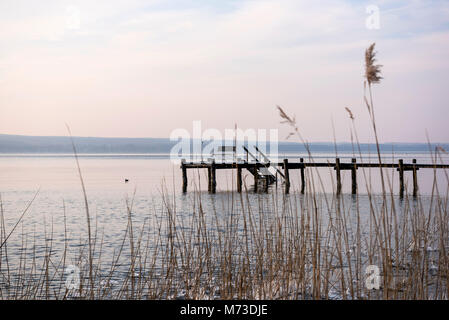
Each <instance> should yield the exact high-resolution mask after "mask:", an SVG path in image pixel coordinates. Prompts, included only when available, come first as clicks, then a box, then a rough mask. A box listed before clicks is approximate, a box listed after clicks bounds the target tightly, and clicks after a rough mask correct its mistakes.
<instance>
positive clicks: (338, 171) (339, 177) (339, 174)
mask: <svg viewBox="0 0 449 320" xmlns="http://www.w3.org/2000/svg"><path fill="white" fill-rule="evenodd" d="M335 171H336V175H337V195H339V194H340V193H341V173H340V158H336V159H335Z"/></svg>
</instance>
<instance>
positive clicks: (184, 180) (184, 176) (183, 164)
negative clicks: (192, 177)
mask: <svg viewBox="0 0 449 320" xmlns="http://www.w3.org/2000/svg"><path fill="white" fill-rule="evenodd" d="M181 169H182V193H186V192H187V169H186V159H182V160H181Z"/></svg>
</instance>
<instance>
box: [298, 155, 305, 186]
mask: <svg viewBox="0 0 449 320" xmlns="http://www.w3.org/2000/svg"><path fill="white" fill-rule="evenodd" d="M299 161H300V162H301V164H302V167H301V193H302V194H304V189H305V187H306V179H305V177H304V170H305V167H304V158H301V159H299Z"/></svg>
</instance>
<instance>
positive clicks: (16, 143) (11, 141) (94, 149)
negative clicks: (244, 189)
mask: <svg viewBox="0 0 449 320" xmlns="http://www.w3.org/2000/svg"><path fill="white" fill-rule="evenodd" d="M73 140H74V142H75V145H76V148H77V151H78V153H105V154H108V153H111V154H112V153H114V154H120V153H123V154H130V153H134V154H145V153H165V154H167V153H170V150H171V148H172V147H173V146H174V145H175V144H176V142H172V141H170V139H167V138H97V137H73ZM436 145H439V146H442V147H443V148H444V149H445V150H449V144H447V143H442V144H432V145H431V146H430V148H432V150H435V147H436ZM380 147H381V151H382V152H388V153H391V152H392V151H394V152H395V153H400V152H406V153H407V152H410V153H411V152H428V151H429V145H428V144H426V143H384V144H382V145H381V146H380ZM354 148H355V151H356V152H357V150H358V149H357V146H355V147H354ZM360 148H361V150H362V151H364V152H366V151H371V152H375V151H376V147H375V145H374V144H368V143H363V144H361V145H360ZM310 150H311V151H312V152H321V153H333V152H334V151H335V146H334V144H333V143H328V142H315V143H310ZM337 150H338V152H341V153H352V151H353V146H352V144H351V143H347V142H342V143H337ZM305 151H306V149H305V147H304V146H303V145H302V144H300V143H295V142H280V143H279V153H293V152H298V153H299V152H305ZM72 152H73V150H72V144H71V142H70V138H69V137H52V136H22V135H8V134H0V153H72Z"/></svg>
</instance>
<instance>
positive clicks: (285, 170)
mask: <svg viewBox="0 0 449 320" xmlns="http://www.w3.org/2000/svg"><path fill="white" fill-rule="evenodd" d="M246 151H247V150H246ZM248 153H249V151H247V160H246V161H244V160H243V161H241V162H232V163H226V162H222V163H216V162H215V160H212V161H210V162H197V163H194V162H186V161H185V160H182V162H181V169H182V181H183V182H182V191H183V192H187V169H202V168H203V169H207V170H208V191H209V192H210V193H215V192H216V186H217V181H216V170H220V169H234V170H237V191H238V192H242V170H243V169H246V170H248V171H249V172H250V173H251V174H252V175H253V177H254V189H255V190H254V191H255V192H257V191H258V187H259V182H260V180H264V181H265V182H264V184H263V186H264V190H263V191H265V192H268V185H270V184H272V183H277V180H278V177H280V178H281V179H282V180H283V186H284V192H285V193H289V192H290V173H289V171H290V170H301V174H300V176H301V193H304V192H305V186H306V181H305V170H306V169H307V168H333V169H334V170H335V176H336V181H337V188H336V193H337V194H338V195H339V194H341V189H342V184H341V171H342V170H350V171H351V182H352V184H351V185H352V188H351V192H352V194H356V193H357V170H358V169H359V168H380V167H382V168H396V170H397V171H398V172H399V196H400V197H403V196H404V191H405V187H404V173H405V171H411V172H412V177H413V196H414V197H416V196H417V195H418V174H417V171H418V170H419V169H449V165H448V164H418V163H416V159H413V160H412V163H404V161H403V159H399V161H398V163H381V164H380V163H357V159H355V158H352V160H351V162H350V163H344V162H341V161H340V158H336V159H335V162H333V163H331V162H304V158H300V159H299V161H298V162H289V160H288V159H284V160H283V161H282V162H279V163H273V162H268V161H265V162H261V161H259V160H258V159H257V158H256V157H255V156H253V155H251V154H250V153H249V154H250V155H251V156H252V157H253V158H254V159H255V162H249V161H248ZM264 157H265V156H264ZM265 158H266V157H265ZM266 160H268V159H266ZM268 168H273V169H274V170H275V171H276V172H275V174H273V173H268V172H267V171H268V170H267V169H268ZM279 168H282V171H281V170H279Z"/></svg>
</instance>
